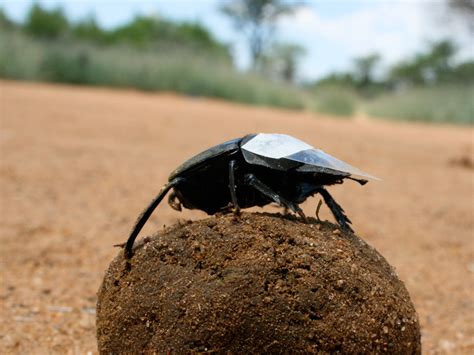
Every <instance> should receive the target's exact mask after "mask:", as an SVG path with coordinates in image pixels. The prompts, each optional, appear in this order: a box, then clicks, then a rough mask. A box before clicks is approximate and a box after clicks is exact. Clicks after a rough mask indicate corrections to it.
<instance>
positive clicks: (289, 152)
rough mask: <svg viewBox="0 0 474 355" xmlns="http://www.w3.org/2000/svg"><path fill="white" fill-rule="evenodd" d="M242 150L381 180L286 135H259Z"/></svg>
mask: <svg viewBox="0 0 474 355" xmlns="http://www.w3.org/2000/svg"><path fill="white" fill-rule="evenodd" d="M242 149H244V150H246V151H248V152H251V153H253V154H257V155H260V156H262V157H267V158H271V159H282V158H285V159H289V160H293V161H297V162H300V163H304V164H308V165H314V166H319V167H322V168H328V169H332V170H336V171H341V172H344V173H348V174H351V175H356V176H360V177H364V178H369V179H375V180H380V179H379V178H377V177H375V176H373V175H370V174H367V173H365V172H363V171H362V170H359V169H357V168H356V167H353V166H352V165H350V164H347V163H345V162H343V161H342V160H339V159H337V158H334V157H333V156H331V155H329V154H327V153H325V152H323V151H322V150H321V149H315V148H314V147H312V146H310V145H309V144H307V143H305V142H303V141H300V140H299V139H296V138H294V137H291V136H288V135H286V134H268V133H260V134H257V135H256V136H255V137H254V138H252V139H251V140H250V141H248V142H247V143H245V144H244V145H243V146H242Z"/></svg>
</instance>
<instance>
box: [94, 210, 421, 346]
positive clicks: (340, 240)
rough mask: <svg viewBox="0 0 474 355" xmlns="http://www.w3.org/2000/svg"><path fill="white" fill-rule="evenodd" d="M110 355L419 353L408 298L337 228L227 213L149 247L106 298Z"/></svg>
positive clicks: (161, 236)
mask: <svg viewBox="0 0 474 355" xmlns="http://www.w3.org/2000/svg"><path fill="white" fill-rule="evenodd" d="M97 338H98V346H99V351H100V352H101V353H120V352H128V353H143V352H158V353H166V352H173V353H190V352H219V353H296V352H300V353H301V352H320V353H326V352H340V353H380V352H388V353H392V354H420V353H421V344H420V327H419V323H418V318H417V314H416V311H415V309H414V307H413V304H412V302H411V300H410V297H409V295H408V292H407V290H406V288H405V286H404V285H403V283H402V282H401V281H400V280H399V279H398V277H397V275H396V274H395V272H394V270H393V268H392V267H391V266H390V265H389V264H388V263H387V261H386V260H385V259H384V258H383V257H382V256H381V255H380V254H379V253H378V252H377V251H376V250H375V249H373V248H372V247H370V246H369V245H368V244H366V243H365V242H364V241H363V240H361V239H360V238H358V237H357V236H355V235H353V234H346V233H342V232H340V231H339V229H338V228H337V227H336V226H335V225H333V224H331V223H328V222H318V221H316V220H314V219H311V220H310V221H309V223H307V224H305V223H302V222H301V221H299V220H298V219H296V218H292V217H282V216H280V215H271V214H247V213H245V214H242V215H241V216H240V217H236V216H234V215H219V216H214V217H211V218H208V219H205V220H200V221H196V222H188V223H186V224H180V225H175V226H173V227H170V228H167V229H165V230H164V231H162V232H159V233H158V234H157V235H155V236H154V237H152V238H146V239H145V241H144V242H142V243H141V244H140V245H138V246H137V247H136V249H135V255H134V256H133V258H132V259H131V261H130V263H127V262H126V260H125V259H124V258H123V253H120V255H119V256H118V257H117V258H115V260H114V261H113V262H112V264H111V265H110V267H109V269H108V271H107V274H106V275H105V279H104V281H103V284H102V286H101V288H100V290H99V293H98V304H97Z"/></svg>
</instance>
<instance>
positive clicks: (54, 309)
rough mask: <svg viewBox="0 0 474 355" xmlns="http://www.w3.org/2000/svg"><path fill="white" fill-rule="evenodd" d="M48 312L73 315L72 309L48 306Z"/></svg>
mask: <svg viewBox="0 0 474 355" xmlns="http://www.w3.org/2000/svg"><path fill="white" fill-rule="evenodd" d="M48 311H50V312H57V313H71V312H72V307H61V306H48Z"/></svg>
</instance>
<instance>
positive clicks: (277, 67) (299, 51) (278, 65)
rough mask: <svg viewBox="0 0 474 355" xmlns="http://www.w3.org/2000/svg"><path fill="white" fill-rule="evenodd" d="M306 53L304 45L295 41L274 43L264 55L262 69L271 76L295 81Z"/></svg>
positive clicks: (261, 63)
mask: <svg viewBox="0 0 474 355" xmlns="http://www.w3.org/2000/svg"><path fill="white" fill-rule="evenodd" d="M305 54H306V51H305V49H304V47H302V46H300V45H299V44H295V43H274V44H273V45H272V47H271V48H270V49H269V50H268V51H267V52H266V53H264V54H263V55H262V58H261V61H260V66H261V67H262V68H261V71H262V72H263V73H264V74H266V75H268V76H270V77H277V78H279V79H283V80H285V81H288V82H290V83H291V82H294V81H295V79H296V75H297V73H298V67H299V64H300V61H301V58H302V57H303V56H304V55H305Z"/></svg>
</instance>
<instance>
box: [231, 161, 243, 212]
mask: <svg viewBox="0 0 474 355" xmlns="http://www.w3.org/2000/svg"><path fill="white" fill-rule="evenodd" d="M229 190H230V198H231V200H232V204H233V205H234V212H235V213H236V214H240V206H239V203H238V201H237V191H236V190H237V187H236V185H235V160H231V161H230V162H229Z"/></svg>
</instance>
